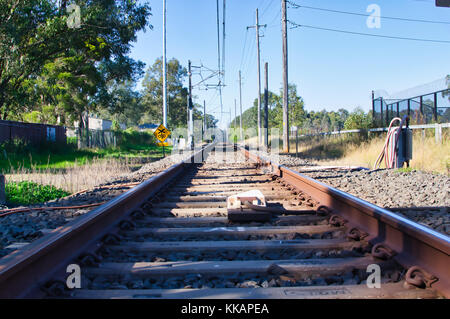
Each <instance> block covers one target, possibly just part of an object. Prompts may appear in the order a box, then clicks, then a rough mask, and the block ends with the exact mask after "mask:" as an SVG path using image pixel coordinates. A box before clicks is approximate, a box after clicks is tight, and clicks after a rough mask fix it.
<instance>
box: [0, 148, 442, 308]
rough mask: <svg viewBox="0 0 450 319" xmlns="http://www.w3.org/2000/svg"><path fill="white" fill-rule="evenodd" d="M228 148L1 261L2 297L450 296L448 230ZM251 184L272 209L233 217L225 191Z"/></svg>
mask: <svg viewBox="0 0 450 319" xmlns="http://www.w3.org/2000/svg"><path fill="white" fill-rule="evenodd" d="M225 149H226V150H227V152H226V153H223V151H224V150H225ZM232 149H233V147H232V146H231V145H209V146H208V147H206V148H205V149H204V150H202V151H201V152H199V153H197V154H196V155H194V157H195V159H196V161H195V162H197V163H198V164H192V163H190V162H192V160H188V161H186V162H184V163H180V164H177V165H174V166H172V167H171V168H169V169H168V170H166V171H164V172H163V173H161V174H158V175H157V176H154V177H152V178H151V179H150V180H148V181H146V182H144V183H143V184H141V185H139V186H138V187H136V188H134V189H132V190H130V191H129V192H127V193H125V194H123V195H121V196H119V197H118V198H116V199H114V200H112V201H110V202H108V203H106V204H105V205H102V206H101V207H99V208H98V209H96V210H95V211H92V212H91V213H90V214H87V215H86V216H83V217H80V218H78V219H77V220H75V221H73V222H71V223H70V224H68V225H66V226H64V227H60V228H58V229H56V230H54V231H53V232H52V233H50V234H49V235H47V236H45V237H43V238H41V239H39V240H38V241H36V242H34V243H32V244H30V245H28V246H27V247H25V248H24V249H22V250H18V251H15V252H13V253H12V254H10V255H8V256H6V257H4V258H2V259H0V297H3V298H20V297H33V298H152V299H154V298H178V299H179V298H222V299H237V298H252V299H254V298H273V299H275V298H276V299H280V298H289V299H292V298H439V297H449V296H450V289H449V287H450V285H449V280H450V276H449V269H450V258H449V252H450V241H449V238H448V237H446V236H445V235H441V234H439V233H436V232H434V231H432V230H429V229H426V228H425V227H422V226H420V225H417V224H414V223H412V222H410V221H408V220H406V219H404V218H401V217H398V216H396V215H394V214H392V213H390V212H389V211H386V210H383V209H381V208H379V207H377V206H374V205H371V204H369V203H367V202H364V201H361V200H359V199H357V198H355V197H353V196H351V195H348V194H346V193H343V192H340V191H338V190H336V189H332V188H330V187H328V186H325V185H324V184H321V183H318V182H317V181H314V180H312V179H310V178H308V177H305V176H303V175H300V174H298V173H296V172H293V171H290V170H289V169H287V168H285V167H282V166H278V165H276V164H274V163H270V162H269V161H267V160H264V159H263V158H260V157H257V156H256V155H253V154H251V153H250V152H248V151H246V150H244V149H241V150H238V151H236V152H233V151H232ZM208 154H209V157H208V158H207V156H208ZM225 154H227V156H228V157H225ZM206 158H207V159H206ZM204 159H206V161H203V160H204ZM199 162H203V163H199ZM249 190H260V191H261V192H262V193H263V194H264V196H265V198H266V200H267V203H268V207H270V208H271V210H272V212H273V213H272V217H271V218H270V220H267V221H253V222H245V223H244V222H230V221H229V219H228V218H227V212H228V211H227V205H226V198H227V197H228V196H231V195H235V194H237V193H242V192H246V191H249ZM68 265H78V266H79V267H80V270H81V278H80V279H81V288H80V289H76V288H75V289H68V288H67V286H66V284H67V282H66V278H67V277H68V276H69V273H67V266H68ZM374 265H376V266H374ZM374 267H375V268H374ZM376 267H379V269H380V270H381V272H380V277H379V279H380V283H381V288H376V287H375V288H374V287H373V284H374V283H376V281H375V282H374V281H373V280H372V278H374V277H372V271H374V270H373V269H377V268H376ZM368 269H369V271H368ZM370 269H372V270H370ZM375 272H376V271H375Z"/></svg>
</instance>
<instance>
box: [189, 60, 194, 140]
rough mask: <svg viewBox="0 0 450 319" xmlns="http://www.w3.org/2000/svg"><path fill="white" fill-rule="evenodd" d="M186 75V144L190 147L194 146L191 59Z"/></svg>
mask: <svg viewBox="0 0 450 319" xmlns="http://www.w3.org/2000/svg"><path fill="white" fill-rule="evenodd" d="M188 75H189V98H188V114H189V118H188V135H189V138H188V145H189V146H190V147H191V149H192V148H193V147H194V123H193V113H194V112H193V104H192V68H191V60H189V62H188Z"/></svg>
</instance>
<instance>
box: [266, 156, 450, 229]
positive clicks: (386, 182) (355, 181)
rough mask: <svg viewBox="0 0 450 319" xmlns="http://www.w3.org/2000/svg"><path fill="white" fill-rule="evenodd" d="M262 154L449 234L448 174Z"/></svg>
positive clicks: (449, 190) (449, 192)
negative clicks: (326, 163) (328, 164)
mask: <svg viewBox="0 0 450 319" xmlns="http://www.w3.org/2000/svg"><path fill="white" fill-rule="evenodd" d="M260 154H262V155H263V156H266V157H267V158H270V159H272V160H274V161H276V162H278V163H280V164H282V165H285V166H287V167H289V168H291V169H292V170H295V171H299V172H301V173H302V174H304V175H306V176H309V177H311V178H314V179H317V180H319V181H321V182H323V183H325V184H327V185H330V186H332V187H335V188H337V189H340V190H342V191H344V192H347V193H350V194H352V195H354V196H356V197H358V198H361V199H364V200H366V201H368V202H370V203H372V204H375V205H377V206H380V207H384V208H387V209H389V210H391V211H393V212H395V213H397V214H399V215H402V216H404V217H406V218H408V219H411V220H413V221H415V222H417V223H419V224H422V225H424V226H427V227H430V228H432V229H434V230H436V231H438V232H440V233H443V234H446V235H449V236H450V177H449V176H447V175H441V174H431V173H426V172H420V171H411V172H401V171H398V170H394V169H390V170H389V169H381V170H369V169H364V168H357V167H342V168H327V167H321V166H317V165H315V164H314V163H313V162H309V161H306V160H304V159H301V158H296V157H295V156H289V155H279V156H269V155H268V154H264V153H261V152H260Z"/></svg>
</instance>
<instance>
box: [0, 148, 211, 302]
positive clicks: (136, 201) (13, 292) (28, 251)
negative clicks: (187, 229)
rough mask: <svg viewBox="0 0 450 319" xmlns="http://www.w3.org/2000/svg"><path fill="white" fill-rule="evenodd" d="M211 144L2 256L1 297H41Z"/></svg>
mask: <svg viewBox="0 0 450 319" xmlns="http://www.w3.org/2000/svg"><path fill="white" fill-rule="evenodd" d="M214 145H215V143H213V144H209V145H207V146H206V147H205V148H203V149H202V150H201V151H199V152H197V153H194V154H193V155H192V156H191V157H190V158H188V159H187V160H184V161H183V162H180V163H178V164H175V165H173V166H171V167H170V168H168V169H167V170H165V171H163V172H161V173H159V174H157V175H155V176H153V177H151V178H150V179H148V180H147V181H145V182H143V183H142V184H140V185H139V186H136V187H135V188H133V189H131V190H129V191H128V192H126V193H124V194H122V195H120V196H118V197H116V198H114V199H113V200H111V201H109V202H107V203H105V204H104V205H102V206H100V207H98V208H97V209H95V210H93V211H91V212H90V213H89V214H86V215H84V216H81V217H79V218H77V219H76V220H74V221H72V222H70V223H68V224H66V225H64V226H61V227H59V228H57V229H55V230H53V231H52V232H51V233H50V234H48V235H47V236H44V237H42V238H40V239H38V240H36V241H35V242H33V243H31V244H29V245H27V246H26V247H25V248H24V249H21V250H17V251H14V252H13V253H11V254H9V255H8V256H5V257H4V258H2V259H1V260H0V298H41V297H43V296H44V295H45V293H44V291H42V289H41V288H42V287H43V285H44V284H45V283H47V282H48V281H49V280H50V279H52V278H55V277H61V274H63V273H65V270H66V269H65V267H66V266H67V265H68V264H70V263H71V262H72V261H73V260H74V256H80V254H82V253H84V254H86V252H92V251H93V250H94V249H95V245H96V243H97V242H99V241H100V240H101V238H102V237H104V236H105V235H107V234H108V233H109V232H110V231H111V230H113V229H114V228H115V227H117V226H118V225H117V223H118V221H121V220H123V219H124V218H125V219H126V218H127V217H128V216H129V215H130V214H131V213H132V212H133V211H135V210H137V209H139V208H140V205H142V203H144V202H146V201H147V200H148V199H149V198H151V197H152V196H153V195H154V194H155V193H157V192H158V191H160V190H161V189H163V188H164V187H165V186H166V185H167V184H169V183H170V182H171V181H172V180H174V178H175V177H176V176H178V175H179V174H180V173H181V172H183V171H184V169H185V168H186V167H187V166H189V164H190V163H198V162H199V161H201V160H203V159H204V158H205V157H206V156H207V154H208V153H209V152H210V151H211V149H212V148H213V147H214Z"/></svg>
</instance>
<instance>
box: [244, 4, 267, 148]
mask: <svg viewBox="0 0 450 319" xmlns="http://www.w3.org/2000/svg"><path fill="white" fill-rule="evenodd" d="M266 26H267V25H265V24H264V25H260V24H259V14H258V9H256V25H255V26H250V27H247V29H248V28H256V50H257V60H258V148H259V146H260V145H261V144H262V136H261V54H260V53H261V51H260V47H259V38H260V36H259V28H260V27H266Z"/></svg>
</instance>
